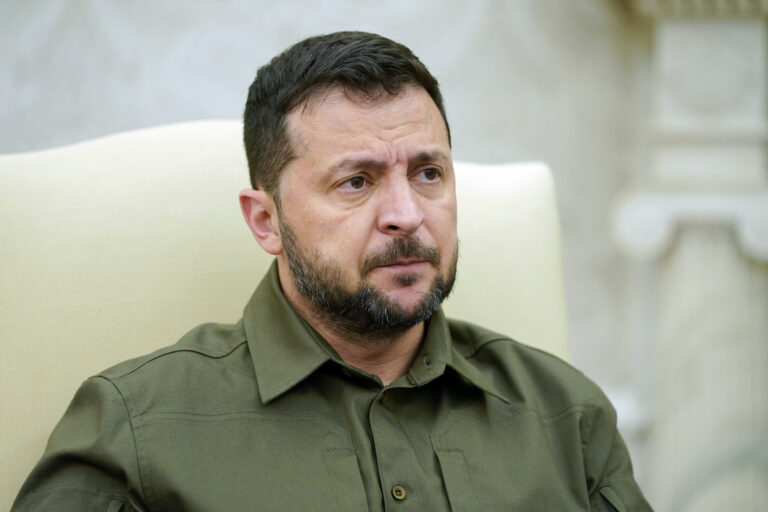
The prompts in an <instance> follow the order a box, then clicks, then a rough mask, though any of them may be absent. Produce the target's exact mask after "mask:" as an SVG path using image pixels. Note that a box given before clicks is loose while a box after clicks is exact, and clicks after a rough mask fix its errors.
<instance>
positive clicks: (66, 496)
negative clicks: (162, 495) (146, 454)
mask: <svg viewBox="0 0 768 512" xmlns="http://www.w3.org/2000/svg"><path fill="white" fill-rule="evenodd" d="M142 497H143V493H142V490H141V479H140V475H139V470H138V462H137V453H136V444H135V440H134V437H133V429H132V427H131V422H130V416H129V414H128V410H127V408H126V405H125V402H124V400H123V397H122V395H121V394H120V392H119V391H118V389H117V388H116V387H115V386H114V384H113V383H112V382H111V381H109V380H108V379H106V378H103V377H93V378H91V379H89V380H87V381H86V382H85V383H83V385H82V386H81V387H80V389H79V390H78V391H77V393H76V394H75V397H74V399H73V400H72V403H71V404H70V405H69V408H68V409H67V411H66V412H65V413H64V417H63V418H62V419H61V420H60V421H59V423H58V425H57V426H56V428H55V429H54V431H53V434H51V437H50V439H49V441H48V445H47V447H46V449H45V452H44V453H43V456H42V458H41V459H40V462H38V463H37V465H36V466H35V468H34V469H33V470H32V473H31V474H30V475H29V477H27V480H26V481H25V482H24V485H23V486H22V488H21V491H20V492H19V495H18V496H17V498H16V501H15V502H14V504H13V507H12V508H11V511H12V512H26V511H36V512H41V511H42V512H45V511H51V512H52V511H61V510H77V511H83V512H89V511H100V512H103V511H106V512H118V511H122V512H129V511H136V512H140V511H145V510H146V508H145V507H144V506H143V505H142V503H143V499H142Z"/></svg>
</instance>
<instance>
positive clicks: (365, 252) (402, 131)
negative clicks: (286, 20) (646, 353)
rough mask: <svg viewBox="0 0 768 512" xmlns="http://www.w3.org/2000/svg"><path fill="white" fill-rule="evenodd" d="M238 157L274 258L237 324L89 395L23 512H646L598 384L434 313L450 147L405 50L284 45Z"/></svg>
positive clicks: (451, 198) (269, 68) (203, 331)
mask: <svg viewBox="0 0 768 512" xmlns="http://www.w3.org/2000/svg"><path fill="white" fill-rule="evenodd" d="M245 146H246V152H247V155H248V161H249V167H250V172H251V181H252V184H253V189H248V190H244V191H243V192H241V194H240V203H241V207H242V211H243V215H244V217H245V220H246V222H247V224H248V226H249V227H250V229H251V231H252V233H253V235H254V237H255V238H256V240H257V242H258V243H259V244H260V245H261V247H262V248H264V250H266V251H267V252H268V253H270V254H273V255H275V256H276V262H275V264H273V266H272V268H271V270H270V271H269V273H268V274H267V276H266V277H265V278H264V279H263V281H262V283H261V284H260V285H259V287H258V288H257V290H256V292H255V293H254V295H253V297H252V299H251V301H250V302H249V304H248V305H247V306H246V308H245V312H244V315H243V319H242V320H241V321H240V322H239V323H238V324H236V325H213V324H206V325H203V326H200V327H198V328H196V329H194V330H193V331H191V332H190V333H188V334H187V335H186V336H184V337H183V338H182V339H181V340H180V341H179V342H178V343H177V344H176V345H173V346H171V347H169V348H166V349H162V350H160V351H158V352H155V353H154V354H151V355H149V356H146V357H143V358H139V359H136V360H132V361H128V362H125V363H122V364H120V365H118V366H115V367H113V368H111V369H109V370H107V371H105V372H103V373H101V374H99V375H97V376H96V377H93V378H91V379H89V380H88V381H86V382H85V383H84V384H83V386H82V387H81V389H80V390H79V391H78V393H77V395H76V396H75V399H74V400H73V402H72V404H71V406H70V408H69V409H68V410H67V412H66V414H65V416H64V418H63V419H62V420H61V422H60V423H59V425H58V426H57V427H56V430H55V431H54V433H53V435H52V437H51V441H50V443H49V445H48V447H47V449H46V452H45V454H44V456H43V458H42V460H41V461H40V463H39V464H38V466H37V467H36V468H35V470H34V471H33V473H32V475H30V477H29V478H28V480H27V482H26V483H25V484H24V487H23V488H22V490H21V492H20V495H19V497H18V498H17V501H16V503H15V504H14V510H19V511H22V510H24V511H26V510H78V511H79V510H103V511H110V512H117V511H119V510H136V511H160V510H164V511H211V510H225V511H239V510H281V511H285V510H289V511H292V510H302V511H303V510H317V511H325V510H371V511H382V510H419V511H422V510H435V511H443V510H454V511H473V510H526V511H529V510H536V511H539V510H541V511H550V510H569V511H570V510H633V511H636V510H641V511H642V510H650V507H649V506H648V504H647V503H646V502H645V500H644V498H643V497H642V494H641V493H640V491H639V489H638V488H637V485H636V484H635V482H634V479H633V477H632V472H631V467H630V463H629V457H628V455H627V452H626V449H625V447H624V444H623V442H622V441H621V438H620V436H619V435H618V433H617V431H616V427H615V415H614V413H613V410H612V408H611V406H610V404H609V403H608V402H607V400H606V399H605V397H604V396H603V395H602V393H601V392H600V391H599V389H597V387H596V386H595V385H594V384H592V383H591V382H590V381H588V380H587V379H586V378H585V377H583V376H582V375H581V374H580V373H579V372H577V371H576V370H574V369H572V368H571V367H569V366H568V365H566V364H565V363H563V362H561V361H559V360H557V359H556V358H554V357H552V356H549V355H546V354H543V353H540V352H538V351H536V350H533V349H530V348H527V347H525V346H522V345H520V344H518V343H516V342H514V341H512V340H510V339H509V338H506V337H504V336H501V335H498V334H494V333H491V332H489V331H486V330H484V329H482V328H480V327H477V326H474V325H470V324H467V323H462V322H455V321H449V320H447V319H446V318H445V317H444V316H443V314H442V311H441V310H440V308H439V305H440V303H441V301H442V300H443V299H444V298H445V297H446V296H447V295H448V293H450V290H451V286H452V284H453V281H454V277H455V271H456V259H457V238H456V200H455V184H454V174H453V167H452V160H451V150H450V135H449V131H448V124H447V122H446V118H445V112H444V109H443V104H442V98H441V96H440V92H439V89H438V86H437V82H436V80H435V79H434V77H432V75H431V74H430V73H429V72H428V71H427V69H426V68H425V67H424V66H423V64H422V63H421V62H420V61H419V60H418V59H417V58H416V57H415V56H414V55H413V54H412V53H411V52H410V50H408V49H407V48H405V47H404V46H402V45H399V44H397V43H394V42H392V41H390V40H388V39H385V38H383V37H380V36H377V35H373V34H366V33H359V32H342V33H336V34H330V35H327V36H320V37H315V38H310V39H307V40H305V41H302V42H300V43H298V44H297V45H295V46H293V47H291V48H290V49H288V50H287V51H286V52H284V53H283V54H281V55H279V56H277V57H275V59H273V60H272V62H271V63H269V64H268V65H266V66H264V67H263V68H261V69H260V70H259V72H258V75H257V77H256V79H255V81H254V83H253V84H252V86H251V89H250V92H249V96H248V102H247V105H246V110H245Z"/></svg>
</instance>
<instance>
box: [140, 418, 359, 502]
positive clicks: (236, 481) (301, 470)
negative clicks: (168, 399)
mask: <svg viewBox="0 0 768 512" xmlns="http://www.w3.org/2000/svg"><path fill="white" fill-rule="evenodd" d="M134 430H135V433H136V442H137V449H138V455H139V465H140V471H141V472H142V481H143V482H144V485H145V494H146V496H147V501H148V505H149V507H150V508H151V509H158V510H184V511H188V512H194V511H210V510H227V511H232V512H237V511H240V510H243V511H245V510H249V511H251V510H264V511H272V510H274V511H278V510H279V511H285V510H301V511H302V512H307V511H327V510H341V511H346V510H366V509H367V506H368V505H367V501H366V497H365V491H364V488H363V483H362V478H361V476H360V471H359V468H358V464H357V458H356V457H355V453H354V450H353V446H352V441H351V438H350V436H349V434H348V433H347V432H346V431H344V430H343V429H341V428H339V427H337V426H335V425H333V424H330V423H328V422H327V421H326V420H324V419H322V418H320V417H305V418H290V419H281V418H275V417H272V416H268V415H264V414H259V413H227V414H219V415H211V416H209V415H193V414H152V415H149V416H145V417H142V418H140V419H139V420H138V421H137V422H136V425H135V427H134Z"/></svg>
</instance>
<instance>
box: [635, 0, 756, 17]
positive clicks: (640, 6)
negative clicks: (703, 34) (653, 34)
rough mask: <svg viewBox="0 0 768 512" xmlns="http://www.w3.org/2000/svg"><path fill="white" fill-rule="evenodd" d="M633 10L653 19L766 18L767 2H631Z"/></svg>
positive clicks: (735, 0) (693, 0) (655, 0)
mask: <svg viewBox="0 0 768 512" xmlns="http://www.w3.org/2000/svg"><path fill="white" fill-rule="evenodd" d="M629 3H630V5H631V6H632V9H633V10H634V11H635V12H637V13H639V14H641V15H643V16H648V17H651V18H660V17H671V16H765V15H768V1H767V0H630V1H629Z"/></svg>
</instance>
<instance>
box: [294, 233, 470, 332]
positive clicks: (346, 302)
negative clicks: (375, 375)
mask: <svg viewBox="0 0 768 512" xmlns="http://www.w3.org/2000/svg"><path fill="white" fill-rule="evenodd" d="M280 238H281V241H282V245H283V252H284V254H285V259H286V260H287V262H288V268H289V270H290V272H291V277H292V278H293V281H294V284H295V285H296V288H297V289H298V290H299V292H300V293H301V294H302V295H304V297H306V298H307V299H308V300H309V302H310V304H311V306H312V309H313V310H314V312H315V313H317V314H319V315H321V316H322V317H323V318H324V319H325V320H327V321H328V322H329V326H331V327H332V328H333V329H334V330H336V331H338V332H340V333H346V334H351V335H354V336H357V337H360V338H365V339H368V340H380V339H391V338H393V337H395V336H397V335H399V334H401V333H403V332H405V331H407V330H408V329H410V328H411V327H413V326H414V325H417V324H419V323H421V322H424V321H426V320H428V319H429V318H430V317H431V316H432V314H433V313H434V312H435V310H436V309H437V308H438V306H440V303H442V302H443V300H444V299H445V298H446V297H447V296H448V294H450V292H451V289H452V288H453V283H454V281H455V279H456V259H457V256H458V255H456V257H455V258H454V261H453V264H452V265H451V268H450V269H449V273H448V276H447V278H446V279H443V277H442V276H441V275H440V274H439V273H438V275H437V276H436V277H435V279H434V280H433V281H432V285H431V286H430V290H429V292H428V293H427V294H426V296H425V297H424V299H423V300H422V302H421V304H419V306H418V307H417V308H416V309H414V310H413V311H410V312H409V311H406V310H404V309H403V308H401V307H400V305H399V304H397V303H396V302H395V301H393V300H391V299H389V298H388V297H387V296H386V295H385V294H384V293H383V292H382V291H381V290H379V289H377V288H374V287H372V286H371V285H370V284H368V283H367V282H366V281H365V280H363V282H362V283H360V285H359V286H358V287H357V289H355V290H347V289H345V288H343V287H342V283H344V276H343V274H342V272H341V269H339V268H337V267H334V266H332V265H331V264H328V263H325V262H322V261H320V258H319V257H318V255H317V254H307V252H306V251H304V250H303V249H301V248H300V247H299V246H298V243H297V241H296V237H295V236H294V234H293V230H291V228H290V226H289V225H288V224H287V223H286V222H285V219H281V220H280ZM398 258H419V259H423V260H425V261H427V262H429V263H430V264H432V265H433V266H434V267H435V268H437V269H439V268H440V253H439V252H438V251H437V249H436V248H434V247H428V246H426V245H425V244H424V243H423V242H422V241H421V240H419V239H418V238H415V237H408V238H395V239H393V240H392V242H391V243H390V244H389V245H388V246H387V248H386V249H385V250H383V251H380V252H378V253H376V254H373V255H370V256H368V257H366V258H365V260H364V261H363V263H362V264H361V266H360V267H361V268H360V275H362V276H363V279H365V276H366V275H367V274H368V272H370V271H371V270H372V269H374V268H375V267H377V266H380V265H386V264H389V263H393V262H394V261H395V260H397V259H398ZM417 278H418V276H417V275H416V274H411V273H407V274H402V275H400V276H398V283H399V284H400V285H401V286H408V285H410V284H412V283H413V282H415V281H416V279H417Z"/></svg>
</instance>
